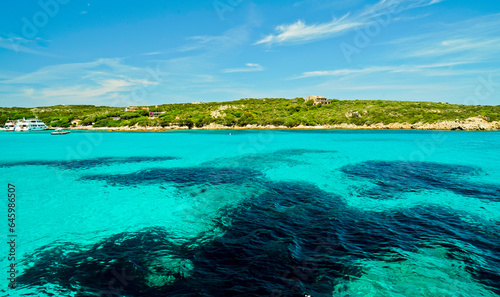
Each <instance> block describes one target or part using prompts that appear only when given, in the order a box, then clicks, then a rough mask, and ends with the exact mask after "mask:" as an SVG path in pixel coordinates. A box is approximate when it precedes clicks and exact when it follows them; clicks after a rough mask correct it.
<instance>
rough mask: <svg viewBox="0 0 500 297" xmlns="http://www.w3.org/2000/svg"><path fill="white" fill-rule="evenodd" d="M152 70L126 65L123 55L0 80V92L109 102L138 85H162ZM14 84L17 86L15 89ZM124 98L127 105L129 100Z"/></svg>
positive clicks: (74, 101)
mask: <svg viewBox="0 0 500 297" xmlns="http://www.w3.org/2000/svg"><path fill="white" fill-rule="evenodd" d="M151 72H154V70H153V69H149V70H148V69H146V68H137V67H133V66H129V65H125V64H123V63H122V60H121V59H98V60H96V61H93V62H85V63H70V64H60V65H52V66H47V67H43V68H41V69H39V70H37V71H34V72H32V73H28V74H24V75H20V76H17V77H12V78H10V79H6V80H0V92H2V91H3V92H7V93H10V95H11V96H12V97H16V96H25V97H27V99H31V100H35V101H43V102H50V103H65V104H81V103H84V102H101V103H105V102H107V103H108V104H110V103H112V102H114V101H116V98H117V97H120V96H122V97H126V96H129V97H130V95H131V92H133V91H134V90H136V89H141V91H142V90H147V89H148V88H152V87H156V86H157V85H159V84H160V83H161V81H160V80H159V79H158V78H157V77H155V76H156V74H154V73H153V74H150V73H151ZM13 86H17V87H16V88H15V90H13ZM121 101H122V102H123V105H126V100H121Z"/></svg>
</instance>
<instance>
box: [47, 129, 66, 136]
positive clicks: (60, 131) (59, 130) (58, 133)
mask: <svg viewBox="0 0 500 297" xmlns="http://www.w3.org/2000/svg"><path fill="white" fill-rule="evenodd" d="M69 132H70V131H69V130H62V129H56V131H53V132H50V134H52V135H64V134H69Z"/></svg>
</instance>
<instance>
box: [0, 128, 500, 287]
mask: <svg viewBox="0 0 500 297" xmlns="http://www.w3.org/2000/svg"><path fill="white" fill-rule="evenodd" d="M229 133H231V135H229ZM0 142H1V144H2V147H3V148H5V149H3V150H2V154H1V155H0V181H1V182H2V184H3V185H5V186H4V189H5V191H7V190H6V185H7V183H13V184H15V185H16V193H17V197H18V198H17V202H16V214H17V217H16V234H17V235H18V237H17V243H18V245H17V251H16V254H17V260H18V261H17V263H18V264H17V266H18V268H19V273H18V279H17V281H18V288H17V289H15V290H10V289H8V288H7V281H3V282H2V283H1V288H2V291H1V294H2V295H1V296H54V295H55V296H304V295H311V296H499V295H500V268H499V267H500V248H499V247H500V235H499V234H500V232H499V231H500V230H499V229H500V224H499V220H500V182H499V181H500V154H499V152H500V133H498V132H458V131H457V132H430V131H342V130H334V131H324V130H319V131H316V130H315V131H289V130H286V131H230V132H229V131H216V132H212V131H186V132H168V133H125V132H124V133H120V132H113V133H91V132H72V133H71V134H69V135H65V136H51V135H48V134H46V133H31V134H21V133H1V134H0ZM1 212H2V216H3V217H4V218H5V220H6V221H7V218H6V217H7V207H6V206H4V207H3V208H2V209H1ZM7 232H8V227H7V222H6V224H5V226H4V230H2V234H5V238H6V234H7ZM1 253H2V255H5V256H2V260H1V261H2V262H1V265H2V268H3V270H2V271H5V273H4V274H5V277H3V279H6V277H7V273H6V271H7V270H8V269H7V267H8V265H9V263H10V262H9V261H8V260H7V257H6V256H7V254H8V246H7V245H6V244H4V245H2V246H1ZM51 294H54V295H51Z"/></svg>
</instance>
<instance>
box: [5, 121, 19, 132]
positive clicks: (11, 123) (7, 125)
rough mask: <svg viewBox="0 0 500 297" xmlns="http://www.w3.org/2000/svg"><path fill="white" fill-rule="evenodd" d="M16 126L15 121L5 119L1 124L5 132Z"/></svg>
mask: <svg viewBox="0 0 500 297" xmlns="http://www.w3.org/2000/svg"><path fill="white" fill-rule="evenodd" d="M15 128H16V121H11V120H7V122H5V124H4V126H3V130H4V131H7V132H12V131H14V129H15Z"/></svg>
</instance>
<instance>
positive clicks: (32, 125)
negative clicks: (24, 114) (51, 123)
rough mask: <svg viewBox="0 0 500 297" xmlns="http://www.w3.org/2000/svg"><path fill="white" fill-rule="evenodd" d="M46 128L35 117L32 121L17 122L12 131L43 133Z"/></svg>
mask: <svg viewBox="0 0 500 297" xmlns="http://www.w3.org/2000/svg"><path fill="white" fill-rule="evenodd" d="M46 128H47V126H46V125H45V123H44V122H42V121H40V120H39V119H38V118H37V117H35V118H34V119H27V120H26V119H24V118H23V119H22V120H19V121H17V124H16V125H15V128H14V131H16V132H28V131H43V130H45V129H46Z"/></svg>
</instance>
